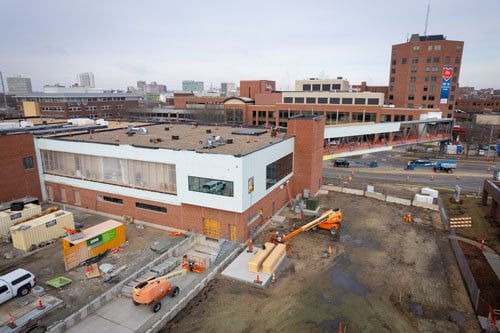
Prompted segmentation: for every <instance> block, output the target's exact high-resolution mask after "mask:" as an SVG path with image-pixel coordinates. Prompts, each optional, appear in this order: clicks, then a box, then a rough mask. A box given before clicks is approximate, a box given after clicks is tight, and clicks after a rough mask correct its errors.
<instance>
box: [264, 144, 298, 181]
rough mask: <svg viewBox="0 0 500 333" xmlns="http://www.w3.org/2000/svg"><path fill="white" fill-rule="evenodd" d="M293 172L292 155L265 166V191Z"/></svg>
mask: <svg viewBox="0 0 500 333" xmlns="http://www.w3.org/2000/svg"><path fill="white" fill-rule="evenodd" d="M292 171H293V153H290V154H288V155H286V156H285V157H282V158H280V159H279V160H277V161H274V162H273V163H271V164H268V165H267V166H266V189H268V188H270V187H271V186H273V185H274V184H276V183H277V182H279V181H280V180H282V179H283V178H285V177H286V176H288V175H289V174H291V173H292Z"/></svg>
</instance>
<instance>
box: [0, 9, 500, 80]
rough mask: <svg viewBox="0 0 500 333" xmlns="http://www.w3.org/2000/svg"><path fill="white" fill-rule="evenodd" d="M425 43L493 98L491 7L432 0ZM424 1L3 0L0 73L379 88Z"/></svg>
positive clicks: (418, 25)
mask: <svg viewBox="0 0 500 333" xmlns="http://www.w3.org/2000/svg"><path fill="white" fill-rule="evenodd" d="M430 8H431V9H430V16H429V23H428V28H427V34H444V35H445V36H446V37H447V39H449V40H462V41H464V42H465V46H464V56H463V60H462V72H461V75H460V85H461V86H475V87H476V88H487V87H494V88H497V89H500V20H499V19H498V13H500V0H481V1H464V0H430ZM426 10H427V0H417V1H408V0H407V1H402V0H386V1H385V0H379V1H374V0H358V1H346V0H342V1H340V0H266V1H263V0H252V1H238V0H233V1H226V0H212V1H206V0H191V1H170V0H157V1H153V0H152V1H140V0H134V1H129V0H121V1H105V0H85V1H68V0H43V1H41V0H1V1H0V31H1V32H2V35H1V38H0V71H2V72H3V75H4V78H5V77H10V76H15V75H22V76H25V77H29V78H31V80H32V84H33V89H34V90H41V89H42V87H43V85H45V84H55V83H60V84H64V85H71V84H73V83H75V82H76V74H77V73H81V72H93V73H94V76H95V82H96V86H97V87H100V88H105V89H125V88H126V87H127V86H135V85H136V81H137V80H146V81H147V82H150V81H156V82H158V83H162V84H166V85H167V87H168V89H169V90H177V89H181V87H182V80H197V81H204V82H205V88H206V89H207V88H209V87H210V85H211V84H212V85H213V86H214V87H220V82H225V81H233V82H235V83H237V84H238V85H239V81H240V80H254V79H269V80H275V81H276V82H277V88H278V89H281V90H288V89H294V82H295V80H297V79H303V78H308V77H320V78H336V77H337V76H342V77H344V78H347V79H348V80H349V81H350V83H351V84H359V83H360V82H361V81H366V82H367V83H368V85H387V84H388V77H389V59H390V51H391V45H393V44H398V43H403V42H405V41H406V39H407V37H408V36H409V35H410V34H412V33H419V34H421V35H422V34H423V33H424V28H425V18H426Z"/></svg>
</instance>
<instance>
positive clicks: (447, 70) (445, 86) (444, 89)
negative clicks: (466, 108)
mask: <svg viewBox="0 0 500 333" xmlns="http://www.w3.org/2000/svg"><path fill="white" fill-rule="evenodd" d="M452 77H453V67H443V75H442V77H441V95H440V97H439V102H440V103H441V104H446V103H448V97H449V96H450V84H451V79H452Z"/></svg>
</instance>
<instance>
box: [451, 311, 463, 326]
mask: <svg viewBox="0 0 500 333" xmlns="http://www.w3.org/2000/svg"><path fill="white" fill-rule="evenodd" d="M448 317H449V318H450V320H451V321H452V322H454V323H455V324H457V325H458V326H459V327H464V326H465V324H467V320H466V319H465V315H464V314H463V313H462V312H460V311H456V310H452V311H450V313H449V314H448Z"/></svg>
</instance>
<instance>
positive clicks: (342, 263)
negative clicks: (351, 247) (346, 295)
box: [330, 256, 367, 296]
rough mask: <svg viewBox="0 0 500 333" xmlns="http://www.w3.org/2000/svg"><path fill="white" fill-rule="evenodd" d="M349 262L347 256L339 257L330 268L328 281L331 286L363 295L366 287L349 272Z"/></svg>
mask: <svg viewBox="0 0 500 333" xmlns="http://www.w3.org/2000/svg"><path fill="white" fill-rule="evenodd" d="M350 264H351V262H350V260H349V259H348V258H347V256H343V257H342V258H340V260H339V262H338V263H337V264H336V265H335V266H334V267H332V269H331V270H330V282H331V284H332V287H333V288H335V289H336V290H338V291H340V292H342V291H344V292H350V293H353V294H356V295H359V296H365V295H366V292H367V289H366V288H365V286H363V285H362V284H361V283H359V282H358V281H357V280H356V278H355V277H354V276H353V273H351V272H349V271H348V269H349V265H350Z"/></svg>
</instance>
